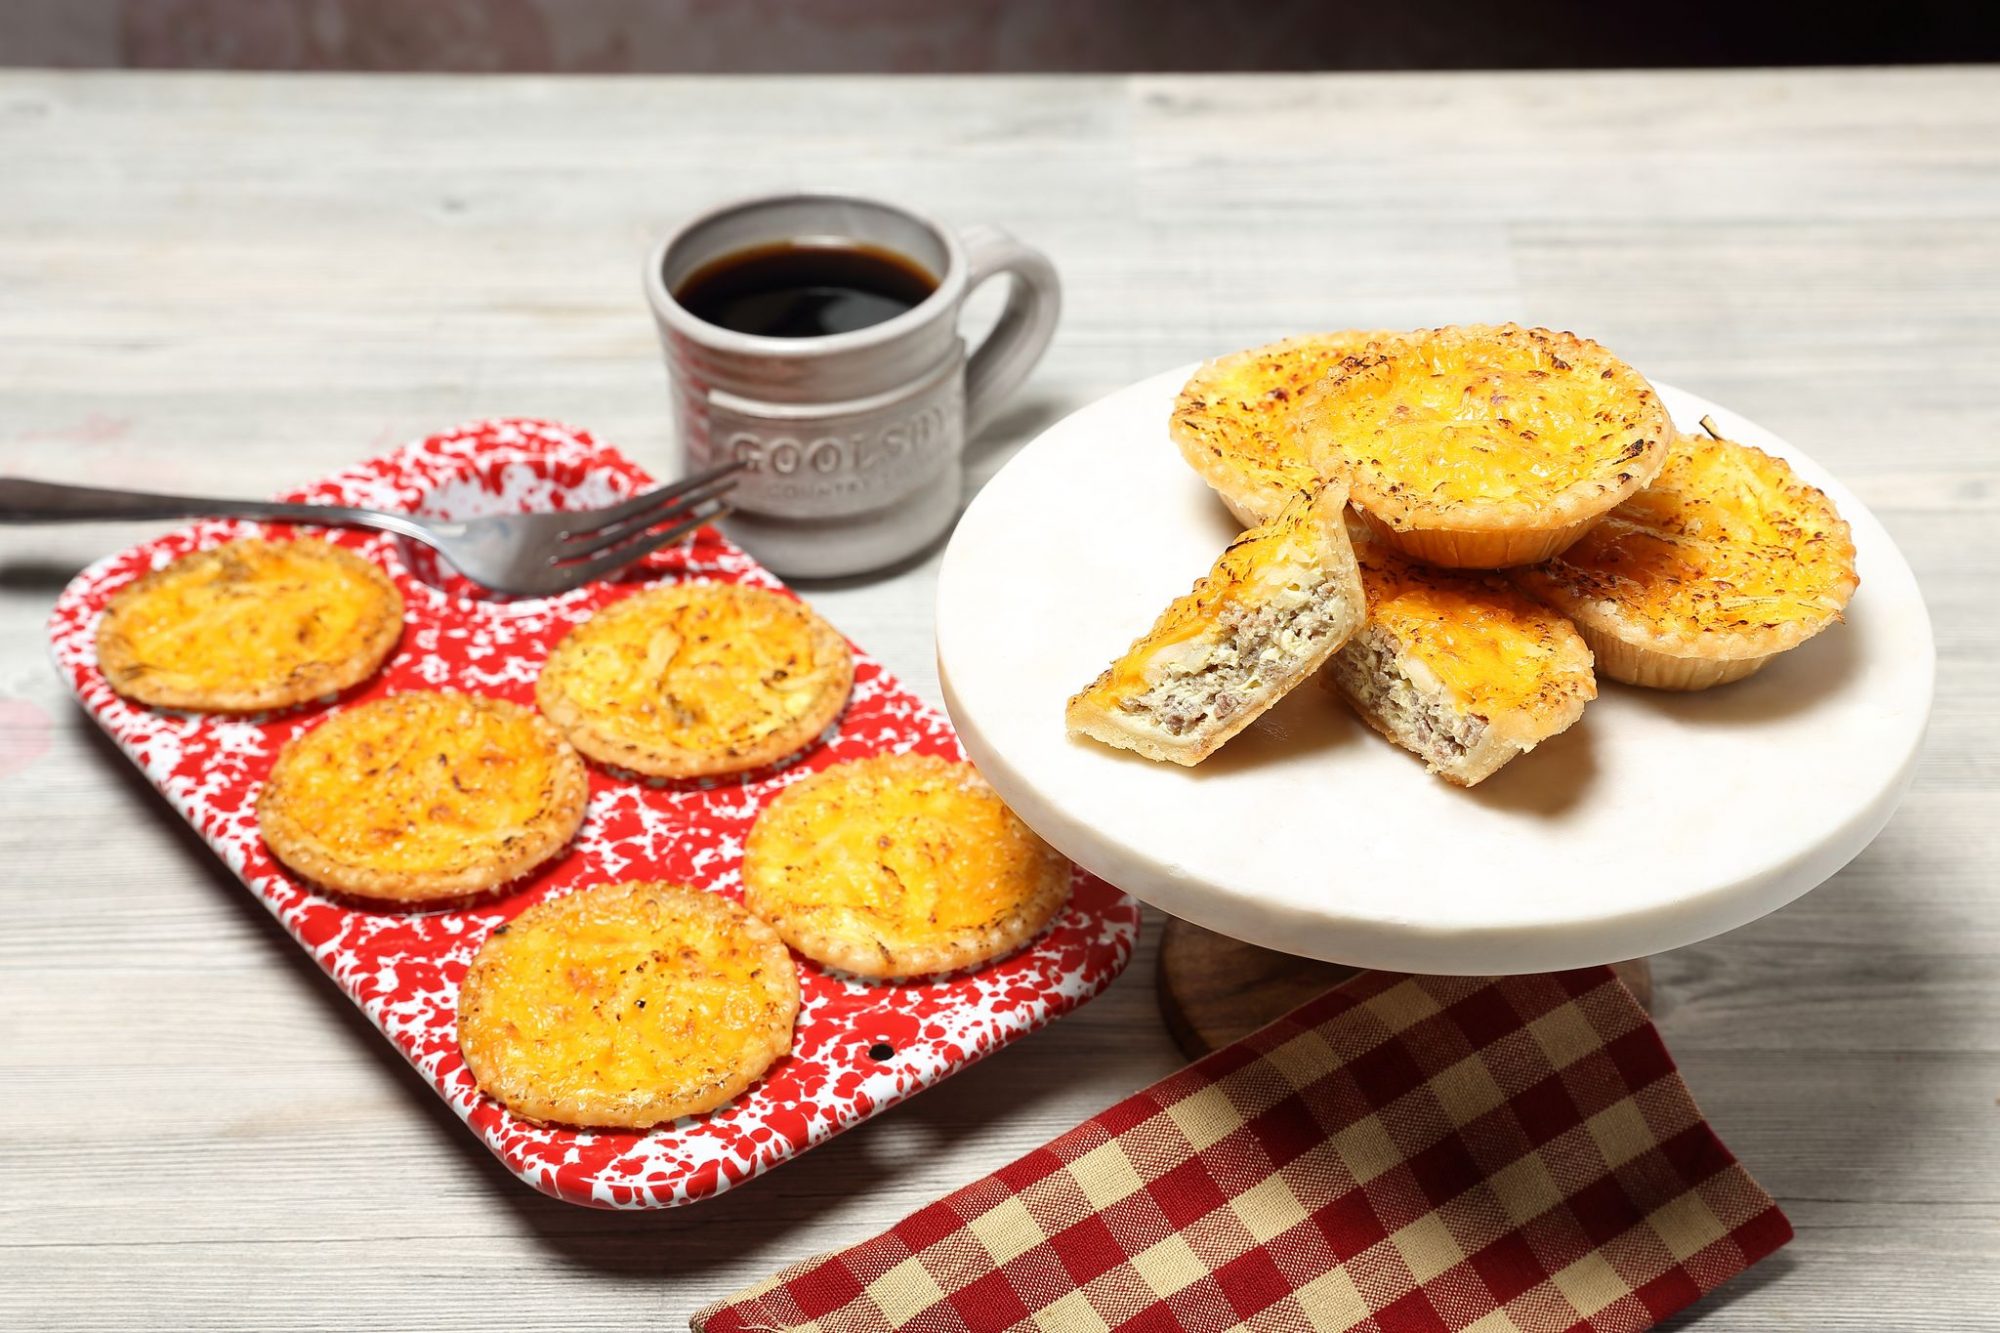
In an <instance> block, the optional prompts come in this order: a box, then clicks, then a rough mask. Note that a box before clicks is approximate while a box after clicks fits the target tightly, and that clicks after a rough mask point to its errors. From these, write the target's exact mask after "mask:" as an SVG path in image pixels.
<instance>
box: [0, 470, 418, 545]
mask: <svg viewBox="0 0 2000 1333" xmlns="http://www.w3.org/2000/svg"><path fill="white" fill-rule="evenodd" d="M160 518H256V519H269V520H275V521H278V522H287V523H322V524H330V525H333V526H336V527H363V528H381V529H384V530H387V531H389V532H400V533H402V534H403V535H404V536H406V537H415V538H416V539H417V540H419V541H428V540H429V536H428V534H427V533H426V531H425V529H424V527H423V526H422V525H421V524H419V523H416V522H414V521H412V520H411V519H410V518H409V517H408V516H407V515H403V514H391V513H387V512H385V511H383V510H379V509H357V508H353V507H351V506H348V505H313V504H289V503H285V502H283V501H278V500H228V499H210V498H200V497H196V496H191V495H154V494H150V493H148V492H146V491H120V490H112V489H109V488H106V487H101V486H68V485H64V484H62V483H60V482H53V481H30V480H29V479H27V478H25V477H0V523H86V522H102V521H106V520H109V521H116V522H122V521H125V520H130V519H160Z"/></svg>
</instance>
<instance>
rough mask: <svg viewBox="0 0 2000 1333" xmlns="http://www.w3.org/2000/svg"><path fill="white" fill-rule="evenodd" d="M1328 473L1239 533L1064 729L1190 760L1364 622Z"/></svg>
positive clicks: (1072, 709)
mask: <svg viewBox="0 0 2000 1333" xmlns="http://www.w3.org/2000/svg"><path fill="white" fill-rule="evenodd" d="M1346 503H1347V488H1346V486H1345V484H1343V483H1342V482H1340V481H1338V480H1336V481H1332V482H1329V483H1327V484H1326V485H1325V486H1322V487H1320V488H1319V489H1318V490H1317V491H1314V492H1310V493H1308V492H1297V493H1295V494H1294V496H1293V498H1292V500H1291V502H1290V503H1288V504H1287V505H1286V506H1285V507H1284V509H1283V510H1282V511H1280V512H1279V514H1278V516H1277V517H1276V518H1274V519H1272V520H1271V521H1270V522H1268V523H1265V524H1263V525H1261V526H1259V527H1255V528H1252V529H1251V530H1250V531H1248V532H1246V533H1244V534H1243V535H1242V536H1241V537H1238V538H1237V539H1236V541H1234V542H1233V543H1231V544H1230V546H1229V549H1228V550H1226V551H1224V552H1223V553H1222V555H1221V557H1220V558H1218V559H1217V560H1216V562H1215V565H1214V567H1213V568H1212V569H1210V570H1209V572H1208V573H1207V574H1206V575H1205V576H1204V577H1203V578H1202V579H1201V580H1200V581H1199V582H1197V583H1196V584H1195V585H1194V590H1193V591H1192V592H1189V593H1188V594H1187V595H1185V596H1183V597H1180V598H1177V599H1176V600H1175V601H1174V602H1173V603H1172V604H1171V605H1170V606H1168V607H1167V609H1166V610H1165V611H1163V612H1161V613H1160V617H1159V619H1158V620H1156V621H1154V622H1153V627H1152V629H1151V630H1149V631H1147V632H1146V634H1145V635H1143V636H1142V637H1140V638H1139V639H1138V640H1137V641H1136V642H1134V643H1133V644H1132V646H1131V647H1130V648H1129V649H1127V650H1126V652H1125V655H1124V656H1122V657H1120V658H1119V659H1118V660H1117V661H1115V662H1113V663H1112V664H1111V665H1110V666H1108V667H1106V668H1105V669H1104V671H1103V673H1102V674H1101V675H1099V676H1098V678H1097V679H1096V680H1095V681H1094V682H1092V683H1091V685H1090V686H1089V687H1088V688H1086V689H1084V690H1083V691H1082V692H1080V693H1079V694H1077V695H1076V696H1075V697H1073V698H1072V699H1071V700H1070V701H1069V706H1068V708H1067V709H1066V710H1065V714H1064V716H1065V719H1066V721H1067V722H1068V724H1069V729H1070V733H1071V734H1072V735H1076V736H1087V737H1089V738H1090V739H1092V740H1096V741H1100V742H1102V743H1103V744H1105V745H1110V746H1115V747H1118V748H1120V749H1126V750H1133V751H1136V752H1138V753H1139V754H1142V755H1144V756H1145V757H1146V758H1148V759H1159V760H1166V761H1168V762H1171V763H1176V764H1183V765H1193V764H1198V763H1200V762H1201V761H1202V760H1203V759H1206V758H1207V757H1208V756H1209V755H1211V754H1213V753H1214V752H1215V750H1216V749H1217V747H1219V746H1220V745H1222V743H1223V742H1224V741H1227V740H1228V739H1229V738H1230V737H1232V736H1234V735H1236V734H1237V733H1238V732H1240V731H1242V730H1243V729H1244V728H1245V727H1247V726H1249V725H1250V724H1251V722H1253V721H1255V720H1256V719H1257V717H1258V716H1259V715H1261V714H1262V713H1263V712H1264V711H1265V710H1266V709H1268V708H1269V707H1270V706H1271V705H1272V704H1274V703H1276V702H1277V701H1278V700H1280V699H1282V698H1283V697H1284V696H1285V695H1286V694H1288V693H1289V692H1290V691H1291V690H1292V688H1293V687H1294V686H1296V685H1297V684H1298V683H1299V682H1300V681H1302V680H1304V679H1305V678H1306V677H1308V676H1310V675H1311V674H1312V673H1313V672H1315V671H1317V670H1318V669H1319V668H1320V665H1321V664H1322V663H1323V662H1325V661H1326V659H1327V658H1328V657H1330V656H1332V655H1333V653H1334V652H1335V651H1336V650H1337V649H1338V648H1339V647H1340V646H1341V645H1342V644H1344V643H1346V642H1347V640H1348V637H1349V636H1350V635H1352V634H1353V633H1354V632H1355V631H1356V630H1357V629H1359V628H1360V627H1361V623H1362V621H1363V619H1364V618H1365V615H1366V609H1365V606H1364V603H1363V600H1362V590H1361V576H1360V573H1359V572H1358V571H1357V570H1356V568H1355V564H1354V552H1353V550H1352V548H1351V547H1350V546H1349V545H1348V536H1347V528H1346V525H1345V523H1344V521H1343V519H1342V511H1343V510H1344V509H1345V507H1346Z"/></svg>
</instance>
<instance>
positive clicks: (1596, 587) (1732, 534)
mask: <svg viewBox="0 0 2000 1333" xmlns="http://www.w3.org/2000/svg"><path fill="white" fill-rule="evenodd" d="M1523 582H1524V583H1525V584H1527V586H1529V587H1531V588H1533V589H1536V590H1537V591H1540V590H1544V589H1546V590H1548V591H1549V592H1551V593H1553V594H1554V595H1555V596H1556V598H1557V600H1558V603H1559V604H1561V602H1562V601H1563V600H1565V599H1574V600H1576V601H1579V602H1594V603H1610V604H1612V605H1613V606H1614V607H1615V608H1616V610H1617V611H1618V612H1619V613H1621V614H1622V615H1624V616H1626V617H1629V618H1631V619H1633V620H1636V621H1638V622H1640V623H1642V624H1644V625H1646V626H1647V627H1649V628H1650V629H1651V630H1653V631H1654V632H1656V633H1659V634H1663V635H1666V636H1669V637H1672V636H1682V637H1686V636H1700V635H1717V634H1731V633H1746V634H1753V635H1761V634H1762V633H1763V632H1766V631H1783V630H1785V629H1786V628H1787V627H1794V628H1802V629H1805V630H1806V631H1807V632H1809V633H1810V632H1815V631H1817V630H1819V629H1821V628H1823V627H1825V626H1826V625H1828V624H1830V623H1831V622H1832V621H1834V620H1837V619H1839V617H1840V613H1841V610H1842V609H1843V608H1844V607H1845V606H1846V605H1847V601H1848V598H1849V597H1851V596H1852V595H1853V593H1854V589H1855V587H1856V585H1857V584H1858V582H1859V580H1858V579H1856V577H1855V574H1854V543H1853V541H1852V539H1851V538H1850V537H1849V535H1848V530H1847V524H1846V523H1844V522H1843V521H1842V520H1841V517H1840V514H1839V513H1838V511H1836V510H1835V508H1834V506H1833V502H1832V501H1830V500H1828V499H1827V498H1826V495H1825V494H1824V493H1823V492H1821V491H1819V490H1818V489H1817V488H1815V487H1812V486H1808V485H1806V484H1805V483H1804V482H1802V481H1800V480H1799V479H1798V477H1797V476H1796V475H1794V474H1793V472H1792V470H1791V468H1790V467H1788V466H1787V465H1786V464H1785V463H1784V461H1783V460H1782V459H1777V458H1773V457H1771V455H1769V454H1767V453H1764V452H1763V451H1762V450H1760V449H1753V448H1751V447H1750V446H1748V445H1743V444H1737V443H1736V442H1735V441H1733V440H1714V439H1709V438H1708V437H1706V436H1695V435H1687V436H1682V437H1681V438H1680V439H1679V440H1678V441H1677V442H1676V443H1675V445H1674V448H1673V450H1672V452H1671V453H1670V455H1669V456H1668V460H1667V465H1666V467H1665V468H1664V469H1663V470H1662V471H1661V473H1660V475H1659V477H1658V479H1657V480H1655V481H1654V482H1653V484H1652V485H1651V486H1650V487H1648V488H1647V489H1646V490H1644V491H1641V492H1640V493H1639V494H1637V495H1635V496H1633V497H1631V498H1630V499H1628V500H1626V501H1625V502H1624V503H1623V504H1621V505H1619V506H1618V507H1617V508H1616V509H1614V510H1612V511H1611V512H1610V513H1609V514H1607V515H1606V516H1605V517H1604V518H1603V520H1602V521H1600V522H1599V523H1598V524H1597V525H1596V526H1594V527H1592V528H1591V529H1590V531H1588V532H1586V533H1585V534H1584V535H1583V537H1582V538H1581V539H1580V540H1578V541H1577V542H1576V543H1575V544H1574V545H1573V546H1571V547H1569V549H1567V550H1566V551H1564V552H1563V553H1562V554H1561V555H1560V556H1558V557H1557V558H1556V559H1555V560H1553V561H1550V562H1549V563H1548V564H1547V565H1545V566H1543V567H1542V568H1541V569H1539V570H1535V571H1529V572H1524V578H1523Z"/></svg>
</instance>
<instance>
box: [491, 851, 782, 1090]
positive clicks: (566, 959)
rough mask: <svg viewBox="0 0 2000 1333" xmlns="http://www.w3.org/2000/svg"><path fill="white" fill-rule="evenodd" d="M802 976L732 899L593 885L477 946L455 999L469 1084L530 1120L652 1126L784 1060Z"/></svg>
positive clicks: (534, 910) (772, 935)
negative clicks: (468, 1069) (468, 1073)
mask: <svg viewBox="0 0 2000 1333" xmlns="http://www.w3.org/2000/svg"><path fill="white" fill-rule="evenodd" d="M798 1012H799V978H798V973H797V971H796V970H794V968H793V966H792V956H791V954H790V953H788V952H787V951H786V949H785V945H784V942H783V941H782V940H780V939H779V938H778V936H777V933H776V932H774V931H773V930H772V929H771V928H770V927H769V926H767V925H765V924H764V923H763V922H761V921H759V920H758V919H757V918H756V917H754V916H752V915H750V913H748V912H746V911H744V910H743V908H742V907H740V906H738V905H737V904H736V903H733V902H730V901H729V900H728V899H727V898H723V897H720V896H718V895H716V894H713V893H703V892H702V891H701V890H699V889H690V888H682V887H680V886H677V885H672V884H653V883H629V884H604V885H599V886H598V887H596V888H589V889H583V890H581V891H579V892H576V893H572V894H570V895H569V896H567V897H564V898H554V899H550V900H549V901H547V902H541V903H537V904H535V905H534V906H533V907H530V908H528V909H527V910H526V911H524V912H522V913H521V914H520V915H519V916H517V917H515V918H514V919H513V920H512V921H511V922H509V923H508V924H506V925H504V926H501V927H499V928H498V929H496V930H495V931H494V932H493V934H492V935H490V936H488V937H487V940H486V943H485V944H484V945H482V946H481V947H480V950H479V952H478V954H476V955H475V956H474V957H473V960H472V966H471V968H470V969H468V970H467V972H466V974H465V981H464V982H463V984H461V985H460V987H459V992H458V1043H459V1049H460V1050H461V1051H462V1052H463V1053H464V1055H465V1063H466V1065H467V1067H468V1068H470V1069H471V1071H472V1076H473V1078H474V1079H476V1080H477V1081H478V1083H479V1086H480V1087H481V1088H482V1089H483V1090H484V1091H485V1092H486V1093H487V1094H488V1095H489V1096H491V1097H493V1098H494V1099H495V1100H497V1101H499V1102H500V1103H501V1104H502V1105H504V1106H506V1107H507V1109H508V1110H510V1111H512V1112H514V1113H515V1114H516V1115H520V1116H526V1117H527V1118H529V1119H530V1120H537V1121H541V1122H544V1123H556V1124H564V1125H580V1126H586V1127H591V1128H602V1129H650V1128H652V1127H653V1126H654V1125H658V1124H663V1123H665V1122H666V1121H669V1120H673V1119H675V1118H677V1117H679V1116H684V1115H696V1114H699V1113H701V1112H703V1111H712V1110H714V1109H715V1108H716V1107H718V1106H721V1105H722V1104H723V1103H725V1102H727V1101H729V1100H731V1099H732V1098H734V1097H736V1096H737V1095H738V1094H740V1093H742V1092H743V1091H744V1090H745V1089H747V1088H748V1087H749V1086H750V1085H751V1084H753V1083H755V1082H756V1081H757V1080H758V1079H759V1078H761V1077H763V1075H764V1072H765V1071H766V1070H767V1069H769V1068H770V1067H771V1065H772V1064H773V1063H774V1062H776V1061H777V1060H778V1059H780V1058H781V1057H783V1056H784V1055H785V1054H786V1053H787V1052H789V1051H790V1050H791V1049H792V1025H793V1023H794V1021H795V1020H796V1019H797V1017H798Z"/></svg>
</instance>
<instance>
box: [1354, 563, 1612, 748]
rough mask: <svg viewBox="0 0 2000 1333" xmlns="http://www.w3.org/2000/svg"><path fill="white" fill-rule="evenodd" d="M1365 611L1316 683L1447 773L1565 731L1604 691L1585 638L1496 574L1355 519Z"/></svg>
mask: <svg viewBox="0 0 2000 1333" xmlns="http://www.w3.org/2000/svg"><path fill="white" fill-rule="evenodd" d="M1353 536H1354V550H1355V555H1356V557H1357V559H1358V561H1359V563H1360V566H1361V582H1362V585H1363V586H1364V587H1365V588H1366V589H1367V590H1368V623H1367V624H1366V625H1365V626H1364V627H1363V628H1362V629H1361V631H1360V632H1359V633H1358V634H1356V635H1355V636H1354V637H1353V638H1352V639H1351V640H1349V641H1348V643H1347V646H1346V647H1344V648H1342V649H1341V650H1340V651H1339V652H1338V653H1335V654H1334V656H1333V658H1332V660H1331V661H1329V662H1328V663H1327V664H1326V668H1325V669H1324V670H1323V671H1322V672H1321V673H1320V683H1321V684H1322V685H1323V686H1325V687H1326V688H1327V689H1328V690H1331V691H1332V692H1334V693H1336V694H1338V695H1340V697H1341V698H1343V699H1345V700H1346V701H1347V702H1348V704H1349V705H1350V706H1351V707H1352V708H1353V709H1354V711H1355V712H1357V713H1359V714H1360V715H1361V718H1362V720H1363V721H1365V722H1366V723H1368V725H1369V726H1371V727H1373V728H1374V729H1375V730H1376V731H1378V732H1380V733H1381V734H1382V735H1383V736H1385V737H1387V738H1388V739H1389V740H1391V741H1393V742H1395V743H1396V744H1397V745H1400V746H1402V747H1403V748H1404V749H1406V750H1408V751H1410V752H1411V753H1412V754H1415V755H1416V756H1417V757H1418V758H1420V759H1422V760H1423V761H1424V764H1425V766H1426V767H1428V768H1429V769H1430V771H1431V772H1433V773H1435V774H1437V775H1438V776H1439V777H1441V778H1443V779H1444V780H1445V781H1446V782H1450V783H1453V784H1456V785H1457V786H1460V787H1471V786H1474V785H1476V784H1477V783H1480V782H1483V781H1484V780H1485V779H1487V778H1489V777H1491V776H1493V774H1494V773H1496V772H1498V771H1499V769H1500V768H1501V766H1503V765H1504V764H1506V763H1507V762H1508V761H1509V760H1511V759H1513V758H1514V757H1515V756H1517V755H1522V754H1526V753H1527V752H1528V751H1529V750H1532V749H1534V748H1535V746H1537V745H1539V744H1541V743H1542V742H1543V741H1545V740H1547V739H1549V737H1551V736H1554V735H1557V734H1558V733H1560V732H1563V731H1566V730H1567V729H1568V728H1569V727H1570V725H1571V724H1572V723H1574V722H1575V721H1576V720H1577V718H1579V717H1581V716H1582V715H1583V706H1584V705H1585V704H1587V703H1589V702H1590V701H1591V700H1592V699H1594V698H1596V697H1597V682H1596V680H1595V678H1594V677H1593V676H1592V674H1591V659H1590V649H1589V648H1588V647H1586V646H1585V644H1584V641H1583V639H1582V637H1581V636H1579V635H1578V633H1577V631H1576V629H1575V628H1574V627H1573V626H1572V625H1571V624H1570V623H1569V622H1568V621H1567V620H1564V619H1563V618H1562V617H1561V616H1560V615H1557V614H1556V613H1554V612H1553V611H1551V610H1549V608H1547V607H1545V606H1543V605H1541V604H1540V603H1538V602H1535V601H1533V600H1531V599H1530V598H1528V597H1525V596H1523V595H1522V594H1521V593H1519V592H1518V591H1516V590H1515V589H1513V588H1512V587H1510V586H1508V584H1507V582H1506V581H1505V580H1504V579H1502V578H1499V577H1497V576H1494V575H1489V574H1478V573H1471V572H1464V571H1458V570H1448V569H1435V568H1432V567H1430V566H1427V565H1423V564H1420V563H1418V562H1416V561H1413V560H1409V559H1406V558H1404V557H1403V556H1401V555H1398V554H1397V553H1396V552H1394V551H1392V550H1390V549H1388V547H1387V546H1386V545H1385V544H1384V543H1382V542H1380V541H1378V540H1375V539H1373V538H1372V537H1371V536H1369V535H1368V534H1367V533H1366V531H1365V530H1362V529H1361V528H1360V527H1359V525H1358V524H1357V528H1356V531H1355V532H1354V534H1353Z"/></svg>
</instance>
